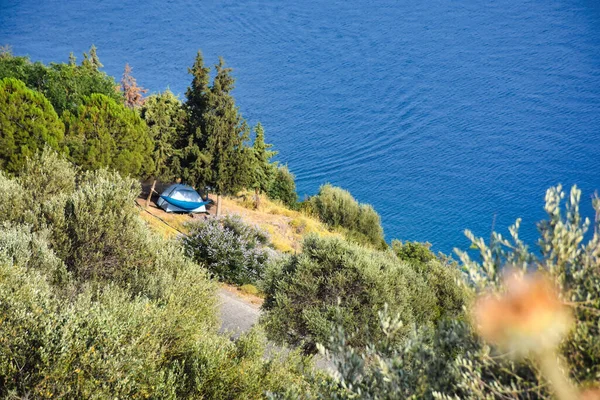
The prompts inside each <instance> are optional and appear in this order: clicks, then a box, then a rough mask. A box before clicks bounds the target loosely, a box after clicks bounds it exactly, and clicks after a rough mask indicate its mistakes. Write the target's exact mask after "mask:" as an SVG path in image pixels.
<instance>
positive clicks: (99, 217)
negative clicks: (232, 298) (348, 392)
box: [0, 155, 312, 399]
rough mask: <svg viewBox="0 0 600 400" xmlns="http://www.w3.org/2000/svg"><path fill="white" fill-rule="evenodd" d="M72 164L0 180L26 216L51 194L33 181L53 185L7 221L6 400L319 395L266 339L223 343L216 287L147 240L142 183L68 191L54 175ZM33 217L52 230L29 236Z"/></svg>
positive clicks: (0, 247) (98, 182)
mask: <svg viewBox="0 0 600 400" xmlns="http://www.w3.org/2000/svg"><path fill="white" fill-rule="evenodd" d="M62 162H63V161H62V160H60V159H59V158H52V156H50V155H42V156H41V157H40V158H37V159H36V160H34V161H33V162H32V163H31V167H30V168H29V170H28V171H29V172H21V174H20V175H19V177H18V178H13V179H9V178H7V177H5V176H4V175H0V196H4V194H5V192H7V191H8V190H12V189H14V188H18V189H19V190H20V191H21V192H22V193H24V198H23V199H18V201H20V202H21V203H23V204H27V202H28V200H27V198H31V197H33V196H34V193H30V192H28V190H29V189H28V188H31V190H38V189H40V190H42V191H43V190H44V188H43V187H40V186H39V184H40V182H41V179H42V178H39V179H38V178H36V177H32V176H29V173H31V171H36V173H39V174H40V177H49V181H50V182H49V186H48V188H46V189H48V191H46V192H45V193H44V192H43V193H42V195H41V197H40V201H41V203H42V206H40V208H39V209H33V210H28V211H27V212H23V213H22V215H20V216H19V215H17V216H16V217H15V218H12V217H13V216H11V215H10V213H8V216H9V217H10V218H5V217H6V215H4V214H2V215H0V217H2V220H0V223H1V224H4V225H2V229H1V230H0V398H96V399H104V398H132V399H135V398H160V399H169V398H171V399H175V398H183V399H197V398H203V399H237V398H253V399H254V398H264V397H265V393H266V392H273V393H276V394H277V393H280V392H285V391H287V390H289V389H290V388H294V390H296V391H297V392H298V393H308V392H310V391H311V390H312V388H311V387H310V386H309V384H308V382H307V381H306V380H305V378H304V373H305V371H310V364H309V363H308V361H307V360H306V359H304V358H302V357H300V356H299V355H298V354H296V353H291V354H289V355H287V356H283V355H280V354H273V355H272V358H271V359H270V360H268V361H267V360H264V359H263V357H264V353H265V346H266V342H265V340H264V338H263V337H262V335H261V334H260V332H251V333H249V334H247V335H244V336H242V337H241V338H240V339H239V340H237V341H231V340H230V339H229V338H228V337H226V336H220V335H218V333H217V330H218V328H219V320H218V317H217V314H216V305H217V300H216V297H215V290H216V285H215V284H214V282H212V281H211V280H209V279H208V276H207V272H206V270H205V269H204V268H202V267H200V266H199V265H198V264H196V263H194V262H192V261H191V260H190V259H189V258H187V257H185V255H184V254H183V250H182V248H181V247H180V246H178V245H177V242H168V241H165V240H164V239H162V238H160V237H158V236H156V235H153V234H151V233H150V232H149V230H148V227H146V226H145V225H144V224H143V222H142V221H141V219H140V217H139V212H138V211H137V210H136V209H135V207H134V205H133V204H134V203H133V198H134V196H135V193H136V191H137V189H136V187H137V185H133V181H131V180H129V179H123V178H120V177H119V175H118V174H116V173H114V172H107V171H104V170H100V171H95V172H86V173H84V174H79V175H78V176H77V177H76V179H75V181H76V184H75V185H74V186H73V185H71V184H70V182H71V180H70V177H72V176H73V175H72V174H69V173H67V174H65V176H64V178H65V179H64V180H61V179H60V176H58V175H56V174H52V171H50V170H48V168H52V167H55V166H57V165H60V164H61V163H62ZM63 167H65V166H64V165H63ZM71 171H72V170H71ZM19 182H20V183H19ZM11 184H12V185H13V187H9V186H10V185H11ZM51 188H54V189H51ZM22 208H23V209H24V208H26V207H25V206H24V207H22ZM31 216H33V217H34V218H35V219H43V220H44V223H40V224H38V225H35V226H34V225H25V224H24V223H23V220H24V219H27V218H29V217H31ZM23 217H26V218H23ZM9 219H10V221H9ZM9 224H10V225H9ZM231 225H232V227H233V228H232V229H238V230H244V229H245V228H243V227H242V226H238V225H236V224H235V223H232V224H231ZM38 226H39V227H40V229H39V230H36V229H37V227H38Z"/></svg>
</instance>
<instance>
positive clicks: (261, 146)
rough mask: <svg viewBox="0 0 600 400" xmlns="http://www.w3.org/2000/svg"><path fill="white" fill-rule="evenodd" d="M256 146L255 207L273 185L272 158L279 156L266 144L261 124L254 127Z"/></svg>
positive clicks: (254, 159)
mask: <svg viewBox="0 0 600 400" xmlns="http://www.w3.org/2000/svg"><path fill="white" fill-rule="evenodd" d="M254 133H255V138H254V144H253V146H252V167H251V168H252V170H251V178H250V179H251V185H252V187H253V188H254V191H255V200H254V201H255V203H254V206H255V207H256V208H258V207H259V206H260V194H261V193H263V192H266V191H267V190H268V189H269V186H270V185H271V181H272V179H273V177H274V174H275V172H276V171H275V168H276V166H275V164H272V163H271V161H270V160H271V158H272V157H273V156H275V155H276V154H277V152H276V151H272V150H269V149H271V148H272V147H273V145H272V144H267V143H265V130H264V129H263V126H262V125H261V123H260V122H259V123H257V124H256V126H255V127H254Z"/></svg>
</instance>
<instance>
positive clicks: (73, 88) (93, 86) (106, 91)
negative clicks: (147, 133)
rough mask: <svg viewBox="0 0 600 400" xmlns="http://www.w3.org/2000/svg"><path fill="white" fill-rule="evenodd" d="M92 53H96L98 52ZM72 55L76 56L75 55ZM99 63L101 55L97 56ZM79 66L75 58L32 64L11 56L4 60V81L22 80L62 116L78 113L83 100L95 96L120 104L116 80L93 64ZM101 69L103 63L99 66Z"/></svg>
mask: <svg viewBox="0 0 600 400" xmlns="http://www.w3.org/2000/svg"><path fill="white" fill-rule="evenodd" d="M90 53H93V54H95V49H94V51H91V52H90ZM71 56H72V54H71ZM94 57H95V59H96V60H97V63H98V64H99V63H100V61H99V60H98V59H97V55H95V56H94ZM84 64H85V65H81V66H77V65H76V64H75V59H74V57H72V58H71V62H70V63H69V64H64V63H60V64H55V63H53V64H50V65H48V66H45V65H44V64H42V63H40V62H35V63H32V62H31V61H29V59H28V58H27V57H17V56H13V55H11V54H9V53H6V54H4V55H3V56H2V57H0V79H2V78H6V77H10V78H16V79H19V80H21V81H23V82H25V84H26V85H27V87H29V88H31V89H34V90H36V91H38V92H41V93H43V94H44V95H45V96H46V98H48V100H49V101H50V103H51V104H52V106H53V107H54V109H55V110H56V112H57V113H58V115H62V113H63V112H64V111H66V110H69V111H71V112H74V111H75V110H76V109H77V107H79V106H80V105H81V104H83V100H84V98H86V97H89V96H90V95H91V94H92V93H101V94H103V95H105V96H108V97H110V98H112V99H113V100H115V101H117V102H122V101H123V97H122V95H121V94H119V93H118V92H117V91H116V90H115V88H116V82H115V80H114V78H112V77H110V76H108V75H106V74H105V73H104V72H100V71H98V68H99V67H98V66H97V67H94V66H93V65H92V64H91V63H86V62H85V61H84ZM99 66H101V64H99Z"/></svg>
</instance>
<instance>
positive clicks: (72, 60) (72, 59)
mask: <svg viewBox="0 0 600 400" xmlns="http://www.w3.org/2000/svg"><path fill="white" fill-rule="evenodd" d="M76 65H77V58H76V57H75V54H73V52H70V53H69V67H75V66H76Z"/></svg>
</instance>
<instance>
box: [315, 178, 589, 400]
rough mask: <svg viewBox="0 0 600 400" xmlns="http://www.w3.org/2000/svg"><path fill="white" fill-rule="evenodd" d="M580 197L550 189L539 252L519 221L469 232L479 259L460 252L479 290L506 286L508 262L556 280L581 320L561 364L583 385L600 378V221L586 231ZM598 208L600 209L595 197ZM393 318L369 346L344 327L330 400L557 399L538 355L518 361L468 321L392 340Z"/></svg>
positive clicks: (383, 318)
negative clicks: (484, 234) (483, 233)
mask: <svg viewBox="0 0 600 400" xmlns="http://www.w3.org/2000/svg"><path fill="white" fill-rule="evenodd" d="M580 196H581V192H580V191H579V190H578V189H577V188H576V187H573V188H572V190H571V193H570V195H569V196H568V200H567V201H566V204H564V205H563V201H564V198H565V197H566V196H565V193H564V192H563V190H562V187H561V186H558V187H554V188H550V189H549V190H548V191H547V193H546V205H545V210H546V212H547V213H548V217H549V218H548V219H547V220H545V221H542V222H540V223H539V224H538V228H539V231H540V240H539V248H540V251H539V252H537V253H533V252H531V251H530V250H529V249H528V248H527V246H526V245H525V243H524V242H522V241H521V240H520V238H519V234H518V231H519V226H520V220H517V222H516V223H515V225H513V226H511V227H510V229H509V231H510V235H511V238H510V239H508V238H505V237H503V236H502V235H500V234H498V233H493V234H492V237H491V241H490V243H489V244H486V243H485V241H484V240H483V239H481V238H476V237H475V236H474V235H473V234H472V233H471V232H470V231H466V234H467V237H469V238H470V239H471V241H472V243H473V246H474V247H475V248H477V249H478V250H479V252H480V257H481V258H480V259H481V261H474V260H472V259H471V257H470V256H469V254H467V253H466V252H462V251H459V250H456V251H457V253H458V254H459V256H460V258H461V261H462V263H463V268H464V270H465V271H466V272H467V274H468V280H469V282H471V283H472V284H473V286H474V288H475V290H477V291H479V292H484V291H487V290H490V289H493V290H498V289H500V285H501V276H502V274H503V269H504V268H505V267H511V268H517V269H521V270H523V271H526V270H531V269H539V270H541V271H543V272H545V273H546V274H548V275H549V276H551V277H552V278H553V279H554V281H555V283H556V284H557V285H558V286H560V287H561V288H562V295H563V299H564V301H565V302H567V304H569V305H570V306H571V307H572V308H573V311H574V314H575V318H576V324H574V328H573V330H572V331H571V333H570V335H569V336H568V337H567V338H566V339H565V340H564V342H563V344H562V346H561V352H562V357H564V360H565V363H564V366H565V369H566V370H567V371H570V376H571V379H572V380H573V381H574V382H575V383H576V384H578V385H579V386H581V387H586V386H593V385H595V384H597V380H598V377H599V376H600V375H599V374H600V372H599V371H598V368H599V366H600V364H599V360H600V348H599V347H598V343H600V331H599V330H598V327H599V326H600V320H599V318H600V275H598V265H600V236H599V234H600V232H599V228H600V221H599V220H598V219H597V220H596V222H595V225H594V232H593V233H592V234H591V235H587V234H588V229H589V228H590V226H591V221H589V220H587V219H585V220H584V219H582V218H581V216H580V213H579V200H580ZM593 206H594V208H595V210H596V212H597V213H598V214H599V215H600V201H599V200H598V199H597V198H594V200H593ZM586 237H587V239H586ZM390 315H392V316H393V315H395V314H394V313H390V312H389V311H387V310H386V311H385V312H383V313H380V326H381V331H382V332H383V333H384V336H383V337H382V338H381V339H380V340H377V341H374V342H372V344H371V345H370V346H368V347H366V348H364V349H362V348H356V347H355V346H353V345H352V344H351V343H350V341H349V339H348V336H349V335H350V337H352V336H351V335H352V332H351V331H346V332H343V331H342V330H338V331H337V333H336V335H334V339H333V341H332V343H330V344H329V347H330V349H333V351H332V352H331V354H330V355H331V356H333V360H334V362H335V364H336V366H337V368H338V371H339V375H338V376H337V381H336V382H335V383H333V385H332V386H330V387H329V388H327V389H324V390H323V393H322V397H323V398H326V399H351V398H356V397H361V398H381V399H392V398H397V397H403V398H415V399H416V398H419V399H421V398H424V399H432V398H437V399H448V400H450V399H455V398H461V399H482V398H486V399H503V398H515V399H541V398H551V396H552V393H551V390H550V387H549V386H548V384H547V382H545V381H544V380H542V379H541V377H540V373H539V371H538V370H537V367H536V366H535V365H534V364H533V363H532V362H531V361H523V362H515V361H513V359H511V358H510V355H507V354H504V353H501V352H499V351H498V350H496V349H495V348H493V347H490V346H489V345H487V344H486V343H484V342H483V341H482V340H481V339H480V338H478V336H477V335H476V334H475V333H474V330H473V327H472V326H471V325H470V324H469V323H468V322H465V321H463V322H458V321H451V320H450V321H444V320H442V321H441V322H440V324H439V325H438V326H437V327H436V329H430V328H426V329H425V330H422V329H418V330H413V331H412V333H411V334H410V336H409V337H410V340H406V341H402V342H400V344H398V341H397V340H396V339H395V337H396V336H397V335H399V334H401V335H404V332H403V330H404V324H402V318H400V319H398V318H391V317H390ZM323 351H324V352H325V350H324V349H323ZM367 360H368V361H367ZM334 389H335V391H334Z"/></svg>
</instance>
